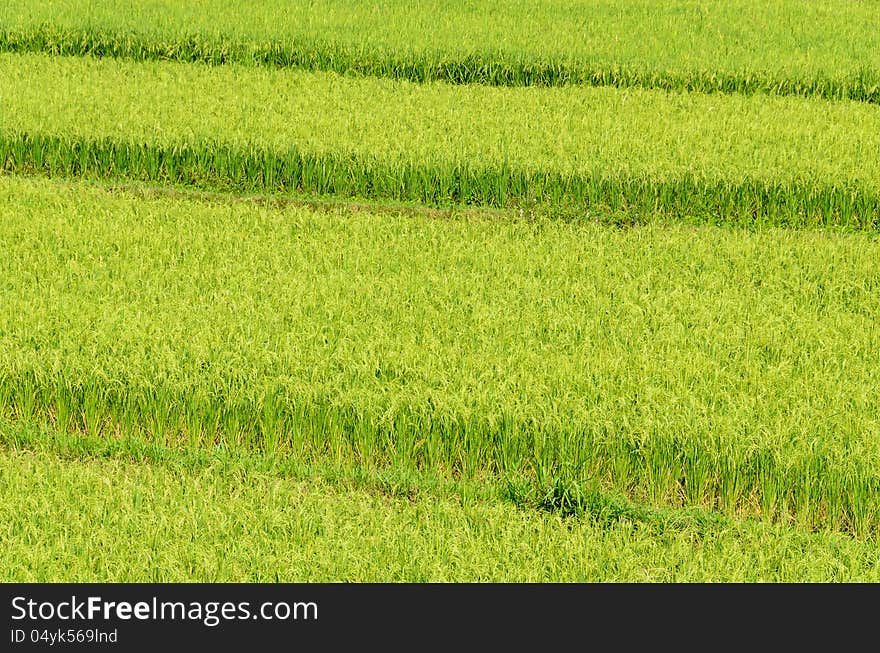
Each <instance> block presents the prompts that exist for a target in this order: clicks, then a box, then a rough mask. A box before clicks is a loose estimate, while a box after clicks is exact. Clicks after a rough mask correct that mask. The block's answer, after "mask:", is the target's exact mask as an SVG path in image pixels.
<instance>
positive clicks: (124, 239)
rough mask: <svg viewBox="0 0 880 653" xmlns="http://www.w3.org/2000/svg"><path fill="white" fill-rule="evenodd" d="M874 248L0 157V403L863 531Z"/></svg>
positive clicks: (33, 411)
mask: <svg viewBox="0 0 880 653" xmlns="http://www.w3.org/2000/svg"><path fill="white" fill-rule="evenodd" d="M878 247H880V241H878V240H877V238H876V236H874V235H872V234H864V233H836V232H829V231H816V230H803V231H786V230H779V229H772V228H768V229H765V230H760V231H745V230H735V229H731V228H719V227H689V226H679V227H674V226H670V225H666V226H664V227H658V226H652V225H647V226H642V227H636V228H630V229H614V228H608V227H604V226H601V225H596V224H592V223H589V222H586V223H584V222H577V223H567V222H560V221H555V220H547V219H536V220H535V221H528V220H498V219H493V218H491V217H490V216H486V217H480V216H479V215H474V216H471V217H470V218H468V219H464V218H463V219H453V220H448V219H443V220H440V219H436V218H434V217H430V216H421V217H419V216H413V215H394V214H393V213H388V212H385V213H383V214H381V215H379V214H374V213H372V212H370V211H364V210H361V211H349V210H347V209H346V208H344V207H337V208H328V209H327V210H323V211H321V210H314V209H308V208H303V207H293V206H292V207H287V208H275V207H272V206H262V205H259V204H253V203H247V202H231V201H229V202H224V201H218V200H216V199H215V200H212V201H194V200H190V199H184V198H169V197H153V198H150V197H145V196H138V195H134V196H132V195H129V194H125V193H113V192H108V191H106V190H102V189H99V188H90V187H89V186H86V185H84V184H74V185H67V184H63V183H59V182H52V181H46V180H36V179H27V178H16V177H0V251H3V252H4V256H3V257H0V280H2V281H0V335H2V337H0V397H2V398H3V404H2V406H0V408H2V410H3V411H4V412H5V413H6V414H7V415H8V416H10V417H12V418H15V419H19V420H31V419H37V418H38V419H40V420H43V421H46V422H48V423H53V420H55V422H54V423H56V424H57V427H58V428H61V426H63V422H62V421H59V420H57V415H59V414H60V413H64V414H67V415H70V416H72V417H70V418H69V420H68V428H70V429H73V430H74V431H82V432H84V433H85V434H86V435H89V436H91V437H94V438H96V439H98V440H99V441H100V440H102V439H104V440H108V441H114V440H115V439H120V438H121V439H125V438H130V439H132V440H137V441H146V442H152V443H154V444H156V445H161V446H165V447H170V448H177V449H181V450H184V449H186V448H188V447H203V448H205V449H207V450H228V451H236V452H258V453H264V454H269V453H272V454H275V455H279V456H283V457H290V458H294V459H296V460H298V461H302V462H303V463H309V464H312V463H314V464H323V463H328V464H330V463H332V464H337V465H340V466H343V467H347V468H349V469H361V470H367V471H368V470H382V469H388V468H395V469H405V470H409V473H412V474H414V475H421V474H429V475H438V476H440V477H442V478H447V479H470V481H473V482H474V483H479V482H480V480H481V479H495V480H494V481H492V482H493V483H494V482H504V481H505V480H508V481H510V482H511V483H513V484H514V486H515V487H517V488H520V490H518V491H517V492H518V496H521V497H525V498H523V499H522V500H523V501H524V502H525V503H528V504H530V505H535V506H544V507H547V508H554V507H555V509H558V510H562V511H564V512H571V513H573V514H577V513H578V512H579V511H583V510H586V509H588V508H586V507H588V506H590V505H593V504H594V503H595V501H594V498H592V497H594V492H595V491H596V490H597V489H598V490H600V491H602V492H605V491H606V490H611V491H613V492H615V493H617V494H618V495H623V496H627V497H630V498H631V499H632V500H633V501H636V502H638V503H641V504H648V503H650V504H653V505H655V506H673V507H675V506H679V507H680V506H699V507H701V508H703V509H707V510H721V511H724V512H726V513H727V514H730V515H755V516H764V517H766V518H767V519H768V520H776V521H779V522H781V523H790V522H795V523H798V524H800V525H802V526H805V527H809V528H818V529H828V528H834V529H838V530H844V531H850V532H853V533H856V534H859V535H861V536H873V534H875V533H876V532H877V530H878V527H880V514H878V501H877V497H878V496H880V468H878V465H877V461H878V459H880V458H878V456H880V449H878V443H880V439H878V435H880V422H878V417H877V416H878V415H880V404H878V396H877V393H876V391H875V389H876V387H878V382H880V378H878V377H880V367H878V365H877V360H876V355H875V353H876V351H877V349H878V347H880V331H878V328H877V324H876V315H877V314H878V313H880V303H878V302H880V275H878V272H877V267H876V265H875V261H876V260H877V256H878V254H880V251H878ZM58 397H63V400H62V401H61V404H59V402H58ZM523 488H526V489H523ZM529 488H530V489H529ZM523 492H525V494H524V495H523ZM585 506H586V507H585Z"/></svg>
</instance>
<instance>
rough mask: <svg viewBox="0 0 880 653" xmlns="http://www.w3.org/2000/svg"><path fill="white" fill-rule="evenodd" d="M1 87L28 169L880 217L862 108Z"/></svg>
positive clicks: (396, 194) (151, 70)
mask: <svg viewBox="0 0 880 653" xmlns="http://www.w3.org/2000/svg"><path fill="white" fill-rule="evenodd" d="M0 88H2V89H3V91H2V95H0V100H2V102H3V103H4V113H3V114H2V116H0V161H2V160H4V159H5V161H6V163H5V167H6V168H7V169H8V170H12V171H21V170H29V169H35V170H38V171H44V172H48V173H50V174H67V175H70V174H73V175H90V176H97V177H115V178H119V177H122V178H131V179H137V180H145V181H153V182H156V181H159V182H172V183H175V184H181V185H188V186H194V187H200V188H216V189H221V190H232V191H237V192H289V191H298V192H307V193H313V194H319V195H336V196H343V197H352V198H367V199H372V200H392V201H406V202H415V203H423V204H430V205H433V206H448V205H449V204H451V203H452V204H471V205H480V206H494V207H504V206H521V207H522V206H531V205H534V204H551V205H552V206H553V209H554V210H555V211H559V210H560V208H562V209H565V210H567V211H568V212H569V213H574V214H578V215H580V214H582V213H585V212H586V211H587V210H588V208H589V207H590V206H593V207H595V208H594V209H593V211H594V212H596V209H597V208H602V209H604V212H609V211H611V212H615V211H616V212H628V213H629V214H630V215H632V216H636V215H645V214H648V215H652V214H654V213H657V212H662V213H667V214H675V215H680V214H684V215H687V216H690V218H691V219H693V220H698V221H709V222H720V221H731V222H739V223H747V224H752V223H754V222H768V223H771V224H789V223H794V224H814V225H815V224H839V225H845V226H849V227H854V228H873V227H874V225H875V224H876V223H877V221H878V220H880V160H878V158H877V157H876V155H875V154H876V152H877V151H880V113H878V112H877V110H876V107H874V106H872V105H866V104H862V103H857V102H840V103H828V102H825V101H821V100H816V99H803V98H779V97H771V96H765V95H761V96H750V97H742V96H731V95H703V94H695V93H691V94H680V93H673V94H665V93H657V92H654V91H642V90H618V89H604V88H602V89H597V88H582V87H568V88H564V89H533V88H527V89H496V88H487V87H480V86H450V85H447V84H428V85H419V84H413V83H410V82H396V81H389V80H383V79H374V78H369V79H362V80H355V79H349V78H345V77H340V76H339V75H337V74H335V73H301V72H292V71H275V70H249V69H246V68H241V67H236V66H225V67H219V68H207V67H204V66H192V65H184V64H178V63H152V62H148V63H129V62H117V61H114V60H96V59H90V58H68V57H47V56H45V55H24V56H13V55H0ZM145 89H146V90H145ZM193 96H196V97H198V98H199V107H198V110H197V111H193V110H192V99H191V98H192V97H193Z"/></svg>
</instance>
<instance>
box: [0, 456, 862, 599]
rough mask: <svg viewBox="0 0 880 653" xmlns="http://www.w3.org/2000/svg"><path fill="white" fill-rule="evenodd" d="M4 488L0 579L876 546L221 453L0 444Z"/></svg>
mask: <svg viewBox="0 0 880 653" xmlns="http://www.w3.org/2000/svg"><path fill="white" fill-rule="evenodd" d="M0 488H2V489H3V492H2V493H0V524H2V525H3V526H2V527H0V544H2V546H0V567H2V568H3V569H4V570H5V574H4V580H5V581H7V582H10V581H11V582H46V581H54V582H59V581H63V582H79V581H86V580H87V581H90V582H95V581H102V582H127V581H139V582H143V581H145V580H150V581H153V582H191V581H193V580H194V579H195V580H200V581H202V582H209V581H213V582H221V581H225V582H236V581H237V582H244V581H262V582H266V581H273V582H274V581H285V582H334V581H335V582H340V581H352V580H354V581H360V582H364V581H381V582H388V581H411V582H412V581H414V582H427V581H433V582H445V581H458V582H462V581H496V582H497V581H508V582H511V581H532V582H535V581H547V580H553V581H574V582H577V581H600V580H601V581H612V580H617V581H719V580H726V581H746V580H764V581H767V580H778V581H792V580H796V581H831V580H837V581H844V580H845V581H855V580H863V581H867V580H876V579H877V578H878V567H877V552H876V547H875V546H874V545H873V544H871V543H867V542H857V541H854V540H852V539H850V538H847V537H845V536H840V535H834V534H816V535H811V534H805V533H802V532H797V531H788V530H782V529H780V528H773V527H766V526H763V525H760V524H732V525H729V526H727V527H723V528H712V529H708V530H705V529H694V528H689V529H684V530H675V529H672V530H669V529H666V530H659V529H657V528H654V527H650V526H646V525H644V524H639V523H632V522H627V521H621V522H618V523H616V524H611V525H606V526H600V525H597V524H594V523H592V522H589V521H581V522H577V523H574V522H571V521H563V520H562V519H560V518H559V517H558V516H553V515H529V514H525V513H522V512H520V511H517V510H516V509H515V508H513V507H511V506H509V505H504V504H491V503H484V502H476V501H465V502H461V501H454V500H450V499H448V498H446V499H444V498H433V497H430V496H421V497H419V498H418V499H416V500H410V499H406V498H389V497H384V496H381V495H375V494H371V493H367V492H364V491H362V490H358V489H352V488H349V489H346V488H339V487H334V486H328V485H327V484H322V483H315V482H310V483H308V484H306V483H303V482H302V481H299V480H297V479H289V478H283V477H281V478H279V477H276V476H272V475H267V474H264V473H254V472H249V471H247V470H242V469H240V468H236V467H234V466H228V465H226V466H220V465H214V466H211V467H207V468H203V469H194V470H193V469H181V468H179V467H174V466H171V467H169V466H161V465H155V464H143V463H141V464H137V463H133V462H130V461H120V460H112V459H110V460H107V459H88V458H86V459H69V458H67V457H59V456H58V455H56V454H53V453H50V452H46V451H38V452H27V451H15V450H8V449H5V448H0ZM71 505H76V507H77V509H76V510H71V509H70V507H71ZM694 541H698V542H700V546H699V547H697V548H695V547H694V544H693V543H694Z"/></svg>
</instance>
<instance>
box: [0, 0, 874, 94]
mask: <svg viewBox="0 0 880 653" xmlns="http://www.w3.org/2000/svg"><path fill="white" fill-rule="evenodd" d="M878 35H880V17H878V14H877V11H876V7H874V5H873V4H872V3H871V2H857V1H847V2H841V1H836V0H833V1H829V0H821V1H816V0H771V1H770V2H767V1H764V2H760V1H758V0H733V1H728V2H721V1H719V0H710V1H708V2H694V1H693V0H670V1H667V2H657V1H651V0H649V1H647V2H646V1H645V0H575V1H573V2H572V1H565V2H562V1H560V0H502V1H501V2H487V1H486V0H474V1H471V2H466V3H463V2H449V1H448V0H443V1H440V2H431V3H414V2H407V1H403V0H384V1H383V2H378V3H377V2H371V3H366V2H352V1H350V0H349V1H346V2H339V1H338V0H309V1H308V2H304V1H302V0H293V1H291V0H263V1H262V2H259V3H256V4H253V6H245V7H243V6H241V4H240V3H233V2H231V1H230V0H199V1H198V2H186V3H173V2H168V1H167V0H147V1H141V2H132V1H131V0H125V1H123V2H120V1H118V0H115V1H111V0H50V1H48V2H40V3H33V2H24V1H22V0H8V1H7V2H5V3H4V6H3V7H0V50H5V51H7V52H48V53H52V54H69V55H95V56H111V57H121V58H128V59H134V60H138V61H143V60H150V59H160V60H174V61H182V62H203V63H209V64H212V65H223V64H227V63H232V62H235V63H244V64H248V65H264V66H271V67H281V68H290V67H295V68H303V69H307V70H332V71H335V72H339V73H344V74H354V75H371V76H379V77H391V78H397V79H406V80H410V81H415V82H425V81H434V80H440V81H445V82H449V83H453V84H488V85H497V86H558V85H567V84H588V85H589V84H592V85H601V86H609V85H610V86H619V87H630V86H637V87H645V88H658V89H666V90H691V91H701V92H727V93H730V92H736V93H758V92H769V93H777V94H784V95H805V96H817V97H823V98H829V99H845V98H848V99H854V100H859V101H865V102H873V103H878V102H880V54H878V53H880V36H878Z"/></svg>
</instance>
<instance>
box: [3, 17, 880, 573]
mask: <svg viewBox="0 0 880 653" xmlns="http://www.w3.org/2000/svg"><path fill="white" fill-rule="evenodd" d="M331 4H332V7H330V6H329V5H328V3H322V2H313V3H308V4H306V3H287V4H284V3H280V2H274V1H272V2H265V3H263V4H257V5H254V6H252V7H247V8H243V9H236V8H234V7H233V6H232V5H231V4H229V3H228V2H225V1H223V0H204V1H203V2H200V3H187V4H183V3H180V4H175V3H160V2H147V3H140V4H139V5H138V6H137V7H134V6H131V7H128V8H126V7H124V6H123V5H120V4H119V3H108V2H103V1H94V2H89V3H85V2H78V1H74V0H69V1H66V2H52V3H45V4H41V5H39V6H30V5H26V4H24V3H18V2H9V3H5V5H4V7H2V8H0V107H2V109H0V252H2V255H0V497H2V498H0V513H2V514H3V519H2V520H0V523H2V524H4V526H3V527H2V528H0V551H4V552H5V553H0V560H4V559H5V560H6V561H7V562H8V563H9V564H6V562H4V565H3V566H4V568H5V569H7V570H8V573H7V575H6V576H4V578H3V579H4V580H18V581H21V580H25V581H32V580H36V581H61V580H71V581H72V580H78V581H83V580H99V581H114V580H115V581H124V580H125V581H127V580H151V581H181V580H205V581H212V580H217V581H246V580H254V581H267V580H286V581H300V580H301V581H319V580H346V581H350V580H353V581H358V580H377V581H383V580H394V581H449V580H469V581H505V580H509V581H591V580H593V581H595V580H599V581H613V580H617V581H621V580H623V581H642V580H648V581H718V580H722V581H723V580H727V581H734V580H745V581H760V580H769V581H792V580H796V581H797V580H808V581H809V580H822V581H829V580H830V581H853V580H876V577H877V564H878V561H880V558H878V549H877V543H878V536H880V392H878V388H880V365H878V362H877V356H876V352H877V351H880V328H878V320H877V316H878V315H880V269H878V267H877V265H876V262H877V260H878V258H880V238H878V231H877V225H878V220H880V158H878V156H877V152H880V108H878V106H877V101H876V98H874V97H873V96H872V95H871V93H870V92H868V90H869V89H870V88H872V87H870V84H869V82H870V80H871V79H873V77H872V75H875V73H874V72H872V71H874V70H877V66H878V65H880V60H876V53H877V52H878V51H880V50H878V49H877V48H876V47H874V45H876V44H875V43H874V42H875V41H876V38H877V37H876V34H877V33H878V32H877V31H876V30H875V29H873V28H871V26H872V25H873V24H874V23H876V21H877V20H878V15H877V14H876V12H875V11H873V9H872V8H871V6H870V4H866V3H843V4H841V3H825V2H818V3H805V2H790V3H761V4H759V3H755V2H751V1H746V0H739V1H738V2H736V3H727V4H721V3H701V4H695V3H686V2H670V3H660V2H634V1H632V2H623V3H604V2H596V1H593V2H581V3H577V6H576V7H575V9H576V10H574V9H573V10H571V11H565V10H563V8H562V7H561V6H560V5H559V4H558V3H555V2H550V1H549V0H541V1H540V2H537V3H524V2H515V1H513V0H510V1H509V2H505V3H502V4H501V5H498V6H496V5H492V6H491V7H490V6H489V5H488V3H481V2H474V3H470V4H468V5H463V4H461V3H438V4H435V5H432V6H431V7H430V8H429V9H426V8H423V9H422V10H419V11H417V10H416V9H414V8H413V6H411V5H410V4H409V3H398V2H386V3H381V4H378V5H374V4H369V5H368V4H366V3H351V4H350V6H346V7H345V8H342V7H341V5H339V4H338V3H331ZM86 5H87V11H85V10H84V8H85V7H86ZM502 5H503V6H502ZM502 9H503V10H504V12H502ZM285 10H290V11H291V12H292V13H290V14H289V16H290V18H289V19H286V20H281V19H280V18H279V16H280V15H281V12H283V11H285ZM297 12H299V13H297ZM492 12H499V16H501V14H502V13H503V17H496V18H497V20H496V19H495V18H493V13H492ZM532 14H534V16H535V20H534V21H533V22H527V21H526V20H525V18H524V17H525V16H526V15H532ZM587 16H588V17H589V19H587V18H586V17H587ZM294 17H298V20H294ZM682 17H688V18H689V20H690V22H689V23H687V25H688V26H687V27H683V26H682V25H684V23H682V22H681V20H682ZM820 17H830V18H828V22H826V23H824V24H823V29H822V30H819V29H818V25H819V23H818V22H816V21H817V20H818V19H819V18H820ZM698 18H699V21H698V22H697V23H695V22H694V21H696V20H697V19H698ZM807 18H809V19H811V21H812V22H802V21H805V20H806V19H807ZM424 21H428V22H429V23H432V24H436V25H437V29H435V30H433V31H431V32H430V34H428V35H426V36H420V34H423V30H422V27H423V26H424V24H425V23H424ZM649 21H653V22H651V23H650V24H651V25H653V27H651V30H650V36H649V35H647V34H646V33H645V31H644V30H646V29H648V28H647V27H646V26H647V25H648V24H649ZM872 21H874V23H872ZM795 23H797V24H798V25H802V26H801V28H799V29H800V31H793V30H792V28H791V26H792V25H794V24H795ZM697 24H698V25H701V26H702V27H697V26H696V25H697ZM378 25H381V28H377V29H373V28H372V27H371V26H374V27H375V26H378ZM803 25H806V27H804V26H803ZM747 28H748V29H747ZM532 30H539V31H540V33H541V34H543V35H545V36H546V37H547V38H545V39H544V40H535V39H534V38H532V36H533V33H532ZM640 30H641V31H640ZM563 34H565V35H572V36H570V37H569V36H562V35H563ZM600 34H619V35H620V36H619V37H616V38H613V39H604V40H601V39H599V38H598V35H600ZM578 35H580V38H575V37H576V36H578ZM590 35H592V36H590ZM555 36H558V37H559V38H555ZM756 39H757V40H756ZM792 39H795V41H796V42H795V41H792ZM600 40H601V43H600ZM661 41H662V45H661V43H660V42H661ZM710 42H711V44H712V45H711V47H710V46H709V45H707V44H708V43H710ZM758 42H760V47H758V46H757V45H756V43H758ZM725 44H727V45H725ZM310 48H311V49H310ZM270 52H271V53H275V54H273V55H272V56H269V55H268V54H266V53H270ZM309 52H311V53H312V54H313V55H314V56H313V57H312V59H309V60H308V61H306V60H305V59H308V57H306V55H305V54H303V53H306V54H308V53H309ZM218 53H220V54H218ZM261 53H262V54H261ZM328 53H329V54H328ZM334 53H335V54H334ZM697 53H700V54H699V56H698V55H697ZM221 55H222V56H221ZM264 55H265V56H264ZM337 55H338V56H337ZM309 56H311V55H309ZM872 57H874V59H872ZM304 58H305V59H304ZM697 61H699V65H697V64H696V63H694V62H697ZM364 62H366V63H364ZM462 62H464V63H462ZM367 64H369V65H367ZM456 66H458V68H456ZM468 66H470V68H468ZM505 66H507V67H506V68H505ZM542 66H544V67H543V68H542ZM872 66H873V67H872ZM453 70H457V71H458V72H456V73H455V74H453V73H452V72H450V71H453ZM438 71H439V72H438ZM444 71H445V72H444ZM487 71H488V72H487ZM504 71H507V72H504ZM547 71H551V72H547ZM584 71H600V72H601V71H605V72H602V75H611V74H612V73H608V72H607V71H617V72H613V75H619V76H618V77H613V75H612V77H607V76H606V77H601V75H599V76H597V75H598V73H597V75H593V73H590V74H589V75H588V74H587V73H585V72H584ZM591 75H592V76H591ZM670 80H671V81H670ZM676 80H677V81H676ZM853 80H860V81H858V82H856V81H853ZM866 80H867V81H866ZM859 84H862V86H859ZM859 89H861V90H859ZM866 89H868V90H866ZM871 92H875V91H871ZM184 488H191V489H192V491H190V490H188V489H187V490H184ZM73 503H77V505H78V510H77V511H76V514H73V513H72V512H71V511H70V510H69V507H70V506H71V504H73ZM146 514H149V515H151V520H150V525H149V533H148V534H147V535H146V536H143V537H142V536H140V535H139V530H138V529H140V528H141V527H142V524H143V523H144V519H143V516H144V515H146ZM38 540H39V541H38ZM216 543H220V544H219V545H218V544H216ZM218 546H219V548H216V549H215V547H218ZM98 549H100V554H98V553H96V551H97V550H98Z"/></svg>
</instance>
